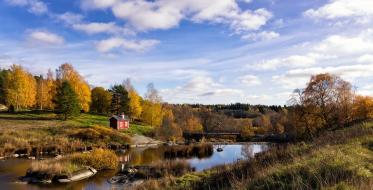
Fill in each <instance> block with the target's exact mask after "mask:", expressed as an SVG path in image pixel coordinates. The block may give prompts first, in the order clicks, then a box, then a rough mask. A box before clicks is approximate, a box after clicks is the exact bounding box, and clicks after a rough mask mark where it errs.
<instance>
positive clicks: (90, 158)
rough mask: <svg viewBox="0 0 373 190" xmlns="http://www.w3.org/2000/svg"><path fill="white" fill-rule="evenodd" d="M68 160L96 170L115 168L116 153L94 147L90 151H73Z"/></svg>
mask: <svg viewBox="0 0 373 190" xmlns="http://www.w3.org/2000/svg"><path fill="white" fill-rule="evenodd" d="M69 159H70V161H71V162H72V163H74V164H77V165H84V166H91V167H93V168H95V169H97V170H104V169H116V168H117V167H118V164H119V162H118V158H117V155H116V154H115V153H114V152H113V151H111V150H106V149H95V150H93V151H92V152H91V153H88V154H82V153H74V154H72V155H71V156H70V158H69Z"/></svg>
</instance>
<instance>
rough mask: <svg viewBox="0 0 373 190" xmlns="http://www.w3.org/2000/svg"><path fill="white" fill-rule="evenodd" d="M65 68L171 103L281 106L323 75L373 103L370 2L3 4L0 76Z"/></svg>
mask: <svg viewBox="0 0 373 190" xmlns="http://www.w3.org/2000/svg"><path fill="white" fill-rule="evenodd" d="M63 63H70V64H72V65H73V66H74V67H75V68H76V69H77V70H78V71H79V73H81V75H82V76H84V78H85V79H86V80H87V81H88V82H89V84H90V85H92V87H95V86H103V87H105V88H110V86H112V85H113V84H120V83H122V81H123V80H124V79H126V78H130V79H131V81H132V82H133V84H134V86H135V88H136V89H137V90H138V92H139V93H140V94H144V93H145V92H146V86H147V84H148V83H151V82H152V83H154V85H155V87H156V88H157V89H158V90H159V92H160V94H161V96H162V97H163V100H164V101H165V102H169V103H202V104H217V103H221V104H228V103H236V102H241V103H250V104H266V105H284V104H286V103H287V100H289V98H290V95H291V93H292V92H293V90H294V89H296V88H304V87H305V85H306V84H307V81H308V80H309V78H310V76H311V75H314V74H318V73H325V72H329V73H332V74H336V75H338V76H340V77H342V78H343V79H345V80H348V81H350V82H351V83H352V84H353V85H354V87H355V88H356V91H357V93H360V94H363V95H373V0H307V1H296V0H76V1H66V0H45V1H44V0H1V1H0V68H9V66H10V65H12V64H20V65H22V66H23V67H24V68H26V69H27V70H28V71H30V72H32V73H33V74H35V75H40V74H44V75H45V74H46V73H47V71H48V69H52V70H55V69H56V68H57V67H58V66H59V65H61V64H63Z"/></svg>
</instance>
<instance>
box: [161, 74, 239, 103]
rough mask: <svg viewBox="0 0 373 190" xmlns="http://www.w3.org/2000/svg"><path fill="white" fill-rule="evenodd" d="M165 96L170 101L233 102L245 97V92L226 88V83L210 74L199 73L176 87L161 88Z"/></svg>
mask: <svg viewBox="0 0 373 190" xmlns="http://www.w3.org/2000/svg"><path fill="white" fill-rule="evenodd" d="M161 93H162V96H164V97H165V98H166V99H167V100H169V101H170V102H185V103H196V102H201V101H203V102H209V103H218V102H222V101H224V102H226V103H231V102H234V101H233V100H234V99H235V100H237V99H242V98H244V93H243V92H242V91H241V90H239V89H233V88H226V87H224V85H222V84H220V83H218V82H215V81H214V80H213V78H211V77H210V76H208V75H198V76H193V77H192V78H190V79H189V80H188V81H187V82H186V83H185V84H183V85H180V86H177V87H175V88H174V89H163V90H161Z"/></svg>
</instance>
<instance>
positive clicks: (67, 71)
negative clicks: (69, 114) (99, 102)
mask: <svg viewBox="0 0 373 190" xmlns="http://www.w3.org/2000/svg"><path fill="white" fill-rule="evenodd" d="M56 75H57V77H56V78H57V80H60V81H65V80H66V81H69V83H70V85H71V87H72V88H73V90H74V92H75V93H76V95H77V96H78V100H79V104H80V107H81V108H82V110H83V111H85V112H88V111H89V106H90V104H91V90H90V88H89V85H88V83H87V82H86V81H85V80H84V78H83V77H82V76H81V75H80V74H79V73H78V71H76V70H75V69H74V67H73V66H72V65H70V64H68V63H65V64H62V65H61V66H60V67H59V68H58V69H57V71H56Z"/></svg>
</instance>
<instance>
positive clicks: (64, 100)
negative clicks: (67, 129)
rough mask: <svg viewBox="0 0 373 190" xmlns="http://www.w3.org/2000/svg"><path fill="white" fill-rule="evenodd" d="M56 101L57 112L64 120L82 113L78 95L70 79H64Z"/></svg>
mask: <svg viewBox="0 0 373 190" xmlns="http://www.w3.org/2000/svg"><path fill="white" fill-rule="evenodd" d="M55 103H56V110H57V112H58V113H59V114H61V115H62V117H63V119H64V120H67V119H69V118H71V117H75V116H78V115H79V113H80V110H81V107H80V104H79V99H78V96H77V94H76V93H75V91H74V89H73V87H72V85H71V84H70V83H69V82H68V81H63V82H62V83H61V85H60V86H59V88H58V89H57V94H56V97H55Z"/></svg>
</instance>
